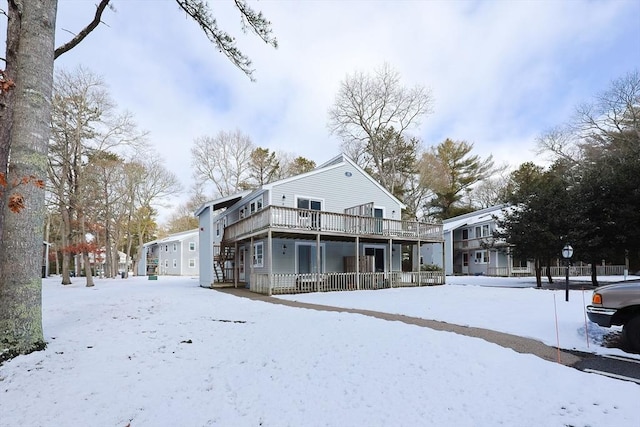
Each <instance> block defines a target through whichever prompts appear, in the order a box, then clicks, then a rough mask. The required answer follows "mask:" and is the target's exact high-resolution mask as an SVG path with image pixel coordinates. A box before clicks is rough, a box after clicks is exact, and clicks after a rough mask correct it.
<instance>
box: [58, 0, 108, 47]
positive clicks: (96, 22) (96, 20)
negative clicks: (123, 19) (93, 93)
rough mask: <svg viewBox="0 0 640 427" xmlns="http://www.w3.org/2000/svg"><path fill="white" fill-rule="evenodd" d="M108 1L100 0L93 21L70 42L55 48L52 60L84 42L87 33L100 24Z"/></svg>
mask: <svg viewBox="0 0 640 427" xmlns="http://www.w3.org/2000/svg"><path fill="white" fill-rule="evenodd" d="M109 1H110V0H100V4H98V7H97V8H96V14H95V16H94V17H93V21H91V22H90V23H89V25H87V26H86V27H84V28H83V30H82V31H80V32H79V33H78V35H77V36H75V37H74V38H72V39H71V40H70V41H68V42H67V43H65V44H63V45H62V46H60V47H58V48H56V50H55V51H54V55H53V58H54V59H56V58H58V57H59V56H60V55H62V54H63V53H65V52H68V51H70V50H71V49H73V48H74V47H76V46H77V45H79V44H80V42H82V40H84V39H85V37H87V36H88V35H89V33H90V32H92V31H93V30H94V29H95V28H96V27H97V26H98V25H99V24H100V20H101V18H102V12H104V10H105V9H106V7H107V6H108V5H109Z"/></svg>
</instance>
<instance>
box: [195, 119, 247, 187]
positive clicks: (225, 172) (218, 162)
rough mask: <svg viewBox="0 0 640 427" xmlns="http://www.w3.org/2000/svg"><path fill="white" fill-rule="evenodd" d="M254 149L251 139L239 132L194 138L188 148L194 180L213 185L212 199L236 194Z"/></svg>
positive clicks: (245, 176)
mask: <svg viewBox="0 0 640 427" xmlns="http://www.w3.org/2000/svg"><path fill="white" fill-rule="evenodd" d="M254 148H255V147H254V145H253V142H251V139H250V138H249V137H248V136H247V135H244V134H243V133H242V132H240V130H235V131H234V132H225V131H220V132H218V134H217V135H216V136H215V137H209V136H203V137H200V138H197V139H196V140H195V143H194V145H193V147H192V148H191V164H192V166H193V168H194V179H195V180H196V181H197V182H200V183H207V184H213V186H214V189H215V190H214V191H215V195H216V196H228V195H230V194H233V193H236V192H238V191H239V189H240V184H241V183H243V182H245V181H247V180H248V178H249V171H248V166H249V163H250V161H251V153H252V152H253V150H254Z"/></svg>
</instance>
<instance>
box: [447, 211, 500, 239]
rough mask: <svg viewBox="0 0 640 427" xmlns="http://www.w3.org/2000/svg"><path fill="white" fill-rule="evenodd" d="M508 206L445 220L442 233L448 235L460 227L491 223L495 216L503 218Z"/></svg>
mask: <svg viewBox="0 0 640 427" xmlns="http://www.w3.org/2000/svg"><path fill="white" fill-rule="evenodd" d="M507 206H508V205H506V204H502V205H496V206H491V207H489V208H485V209H480V210H478V211H474V212H469V213H466V214H464V215H458V216H454V217H453V218H449V219H445V220H444V221H442V231H443V232H445V233H447V232H449V231H453V230H457V229H458V228H460V227H465V226H470V225H474V224H479V223H481V222H487V221H491V220H492V219H493V217H494V216H496V217H498V218H501V217H502V210H503V209H504V208H506V207H507Z"/></svg>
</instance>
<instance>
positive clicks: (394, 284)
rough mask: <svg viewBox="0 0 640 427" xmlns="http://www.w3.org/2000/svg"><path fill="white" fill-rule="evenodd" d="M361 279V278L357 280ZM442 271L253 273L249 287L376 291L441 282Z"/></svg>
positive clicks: (258, 289)
mask: <svg viewBox="0 0 640 427" xmlns="http://www.w3.org/2000/svg"><path fill="white" fill-rule="evenodd" d="M358 279H359V280H358ZM444 282H445V277H444V273H443V272H437V271H420V272H417V271H416V272H400V271H393V272H386V273H360V274H359V275H358V274H357V273H320V274H315V273H311V274H293V273H292V274H288V273H274V274H270V275H269V274H253V275H251V280H250V283H249V289H250V290H251V291H252V292H257V293H260V294H264V295H282V294H297V293H307V292H332V291H354V290H375V289H387V288H401V287H414V286H433V285H442V284H444Z"/></svg>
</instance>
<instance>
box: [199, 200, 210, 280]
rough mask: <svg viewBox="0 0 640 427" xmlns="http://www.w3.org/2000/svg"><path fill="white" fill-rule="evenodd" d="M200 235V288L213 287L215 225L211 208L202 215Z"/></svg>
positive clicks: (200, 218) (200, 217)
mask: <svg viewBox="0 0 640 427" xmlns="http://www.w3.org/2000/svg"><path fill="white" fill-rule="evenodd" d="M198 219H199V225H200V231H199V233H198V254H199V255H198V258H199V259H198V262H197V263H198V269H199V271H200V286H211V284H212V283H213V244H212V242H213V233H214V230H213V223H212V218H211V208H210V207H208V208H206V209H205V210H204V211H202V212H201V213H200V216H199V217H198Z"/></svg>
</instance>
